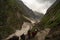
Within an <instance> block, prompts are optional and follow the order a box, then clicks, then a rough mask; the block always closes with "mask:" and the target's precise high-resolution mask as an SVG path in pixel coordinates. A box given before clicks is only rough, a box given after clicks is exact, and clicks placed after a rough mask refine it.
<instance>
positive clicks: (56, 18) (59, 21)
mask: <svg viewBox="0 0 60 40" xmlns="http://www.w3.org/2000/svg"><path fill="white" fill-rule="evenodd" d="M37 27H38V28H39V29H45V28H50V29H51V30H50V31H49V33H48V35H47V36H46V38H45V40H60V0H56V2H55V3H54V4H53V5H52V6H51V7H50V8H48V10H47V12H46V14H45V15H44V16H43V18H42V20H41V21H40V22H39V23H38V24H37Z"/></svg>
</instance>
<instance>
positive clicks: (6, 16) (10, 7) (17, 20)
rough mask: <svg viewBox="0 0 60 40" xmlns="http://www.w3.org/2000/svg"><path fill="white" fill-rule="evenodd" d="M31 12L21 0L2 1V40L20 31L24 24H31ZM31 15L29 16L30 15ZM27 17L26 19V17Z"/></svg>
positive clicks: (0, 8)
mask: <svg viewBox="0 0 60 40" xmlns="http://www.w3.org/2000/svg"><path fill="white" fill-rule="evenodd" d="M29 13H30V14H33V11H32V10H30V9H29V8H28V7H27V6H26V5H24V4H23V2H22V1H19V0H0V40H1V39H4V38H6V37H8V36H9V35H10V34H12V33H14V32H15V31H16V30H18V29H19V30H20V29H21V27H22V25H23V23H24V22H29V23H31V22H30V20H28V19H26V18H25V17H28V18H30V14H29ZM28 14H29V15H28ZM24 16H25V17H24Z"/></svg>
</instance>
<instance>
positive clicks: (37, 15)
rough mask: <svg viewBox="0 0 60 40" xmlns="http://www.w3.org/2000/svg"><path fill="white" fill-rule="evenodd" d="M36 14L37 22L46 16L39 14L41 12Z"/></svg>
mask: <svg viewBox="0 0 60 40" xmlns="http://www.w3.org/2000/svg"><path fill="white" fill-rule="evenodd" d="M34 14H35V19H36V20H41V19H42V17H43V16H44V14H43V13H39V12H37V11H34Z"/></svg>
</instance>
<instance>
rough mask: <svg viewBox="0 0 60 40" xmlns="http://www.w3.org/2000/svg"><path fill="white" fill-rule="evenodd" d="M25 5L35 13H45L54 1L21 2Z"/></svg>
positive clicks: (24, 0)
mask: <svg viewBox="0 0 60 40" xmlns="http://www.w3.org/2000/svg"><path fill="white" fill-rule="evenodd" d="M22 1H23V2H24V4H25V5H27V6H28V7H29V8H30V9H32V10H33V11H37V12H42V13H44V14H45V13H46V11H47V9H48V8H49V7H50V6H51V5H52V4H53V3H54V2H55V1H56V0H22Z"/></svg>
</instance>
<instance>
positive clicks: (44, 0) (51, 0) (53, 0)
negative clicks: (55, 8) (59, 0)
mask: <svg viewBox="0 0 60 40" xmlns="http://www.w3.org/2000/svg"><path fill="white" fill-rule="evenodd" d="M36 1H38V2H39V3H43V2H48V1H49V2H50V3H53V2H55V1H56V0H36Z"/></svg>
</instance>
